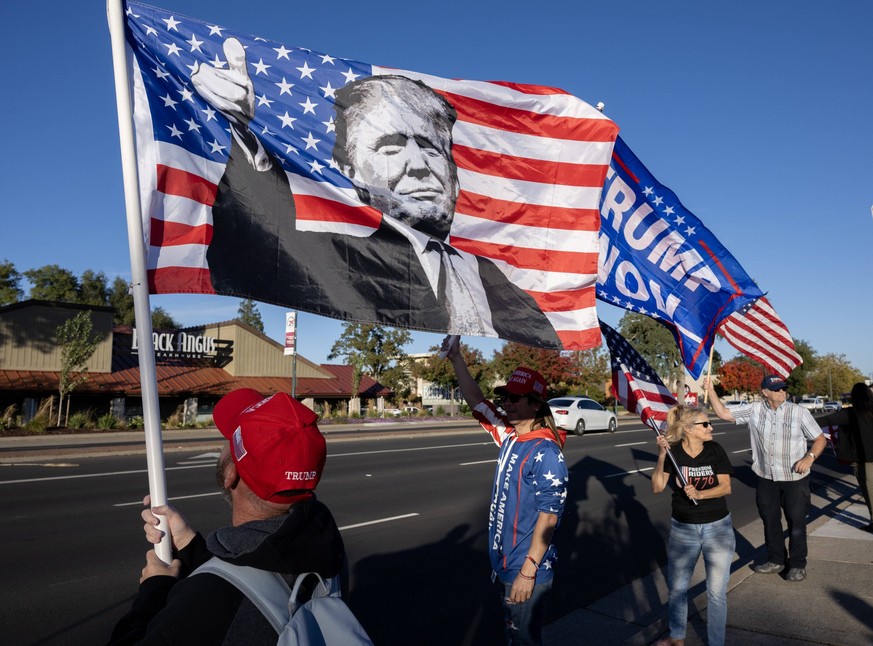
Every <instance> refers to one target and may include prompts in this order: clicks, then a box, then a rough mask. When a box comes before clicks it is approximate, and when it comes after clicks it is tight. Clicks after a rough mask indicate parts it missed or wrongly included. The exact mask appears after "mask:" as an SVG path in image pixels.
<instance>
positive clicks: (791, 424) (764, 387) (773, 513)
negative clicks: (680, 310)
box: [704, 375, 826, 581]
mask: <svg viewBox="0 0 873 646" xmlns="http://www.w3.org/2000/svg"><path fill="white" fill-rule="evenodd" d="M704 388H706V390H707V391H708V393H709V397H710V401H711V402H712V409H713V411H715V414H716V415H718V416H719V417H720V418H721V419H723V420H725V421H728V422H735V423H737V424H747V425H748V426H749V433H750V436H751V444H752V470H753V471H754V472H755V473H756V474H757V476H758V486H757V488H756V491H755V500H756V502H757V505H758V513H759V514H760V516H761V520H762V521H763V522H764V542H765V543H766V545H767V561H766V562H765V563H762V564H760V565H756V566H754V568H753V569H754V570H755V572H758V573H759V574H774V573H776V572H782V571H783V570H784V569H785V568H786V566H788V571H787V573H786V575H785V578H786V579H787V580H788V581H803V579H805V578H806V554H807V546H806V512H807V509H808V508H809V501H810V491H809V477H808V476H809V473H810V470H811V469H812V464H813V462H815V459H816V458H817V457H818V456H819V455H821V453H822V451H823V450H824V448H825V443H826V440H825V437H824V435H823V434H822V432H821V428H819V425H818V423H817V422H816V421H815V418H813V416H812V415H811V414H810V412H809V411H808V410H806V409H805V408H803V407H802V406H798V405H797V404H793V403H791V402H788V401H786V399H787V396H788V385H787V384H786V383H785V381H784V380H783V379H782V378H781V377H779V376H776V375H768V376H766V377H764V380H763V381H762V382H761V401H758V402H753V403H751V404H748V405H745V406H741V407H739V408H734V409H733V410H728V409H727V408H725V406H724V404H722V402H721V400H720V399H719V397H718V395H717V394H716V393H715V389H714V388H713V384H712V382H711V381H710V380H709V378H707V379H705V380H704ZM809 441H812V447H811V448H807V446H808V442H809ZM783 512H784V513H785V519H786V521H787V523H788V550H787V551H786V549H785V540H784V539H783V537H782V533H783V530H782V513H783Z"/></svg>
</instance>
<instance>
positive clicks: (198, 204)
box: [126, 2, 618, 349]
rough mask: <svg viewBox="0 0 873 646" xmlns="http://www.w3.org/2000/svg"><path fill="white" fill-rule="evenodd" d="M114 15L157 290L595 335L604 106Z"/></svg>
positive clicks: (581, 344) (345, 315)
mask: <svg viewBox="0 0 873 646" xmlns="http://www.w3.org/2000/svg"><path fill="white" fill-rule="evenodd" d="M126 21H127V42H128V46H129V48H130V55H131V68H132V70H133V81H132V85H133V96H134V104H135V107H134V113H135V122H136V134H137V159H138V163H139V176H140V185H141V198H142V204H143V218H144V230H145V231H146V234H145V235H146V238H147V249H148V257H147V263H148V274H149V284H150V288H151V290H152V292H153V293H178V292H188V293H192V292H193V293H219V294H226V295H232V296H237V297H242V298H252V299H255V300H259V301H264V302H269V303H275V304H278V305H283V306H286V307H289V308H293V309H296V310H302V311H308V312H312V313H315V314H320V315H324V316H330V317H333V318H338V319H343V320H350V321H362V322H370V323H380V324H386V325H392V326H399V327H408V328H412V329H418V330H427V331H432V332H440V333H452V334H465V335H474V336H486V337H499V338H503V339H507V340H512V341H517V342H519V343H524V344H527V345H532V346H539V347H546V348H564V349H586V348H590V347H595V346H597V345H599V343H600V333H599V329H598V326H597V315H596V310H595V300H596V295H595V281H596V274H597V256H598V248H597V245H598V234H597V232H598V229H599V227H600V216H599V208H598V207H599V203H600V193H601V190H602V187H603V182H604V179H605V177H606V172H607V168H608V165H609V159H610V154H611V152H612V146H613V144H614V141H615V137H616V135H617V132H618V128H617V127H616V125H615V124H614V123H613V122H612V121H610V120H609V119H608V118H606V117H605V116H603V115H602V114H601V113H600V112H598V111H597V110H596V109H594V108H593V107H591V106H589V105H588V104H586V103H585V102H583V101H581V100H580V99H577V98H576V97H573V96H571V95H569V94H567V93H566V92H564V91H562V90H558V89H554V88H547V87H540V86H530V85H521V84H515V83H505V82H479V81H466V80H452V79H446V78H439V77H435V76H431V75H428V74H422V73H418V72H412V71H405V70H400V69H395V68H384V67H378V66H375V65H370V64H365V63H361V62H358V61H353V60H347V59H342V58H339V57H334V56H330V55H328V54H321V53H318V52H314V51H311V50H308V49H302V48H295V47H286V46H285V45H283V44H280V43H278V42H271V41H267V40H265V39H263V38H256V37H252V36H247V35H244V34H241V33H238V32H235V31H233V30H232V29H227V28H224V27H220V26H217V25H214V24H209V23H206V22H202V21H200V20H196V19H192V18H188V17H186V16H181V15H178V14H173V13H171V12H168V11H165V10H162V9H156V8H154V7H150V6H147V5H143V4H138V3H134V2H129V3H127V16H126Z"/></svg>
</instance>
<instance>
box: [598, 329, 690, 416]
mask: <svg viewBox="0 0 873 646" xmlns="http://www.w3.org/2000/svg"><path fill="white" fill-rule="evenodd" d="M600 329H601V330H602V331H603V336H604V338H605V339H606V345H607V347H608V348H609V354H610V355H611V356H612V388H613V391H614V393H615V396H616V398H617V399H618V401H620V402H621V404H622V406H624V407H625V408H626V409H627V410H629V411H634V412H636V413H637V414H638V415H639V416H640V419H642V420H643V423H644V424H647V425H652V424H654V426H655V427H656V428H657V429H658V431H660V432H662V433H663V432H664V431H665V430H666V428H667V412H668V411H669V410H670V409H671V408H672V407H673V406H675V405H676V403H677V402H676V398H675V397H674V396H673V393H671V392H670V390H669V389H668V388H667V387H666V386H665V385H664V383H663V382H662V381H661V378H660V377H658V375H657V374H655V371H654V370H652V368H651V366H649V364H648V363H646V361H645V359H643V358H642V357H641V356H640V354H639V353H638V352H637V351H636V350H634V349H633V348H632V347H631V344H630V343H628V342H627V340H626V339H625V338H624V337H623V336H622V335H621V334H619V333H618V332H616V331H615V330H613V329H612V328H611V327H610V326H608V325H607V324H606V323H604V322H603V321H601V322H600Z"/></svg>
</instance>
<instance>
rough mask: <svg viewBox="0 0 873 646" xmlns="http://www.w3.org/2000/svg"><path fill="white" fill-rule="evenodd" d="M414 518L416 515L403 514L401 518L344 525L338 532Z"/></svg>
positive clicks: (394, 517)
mask: <svg viewBox="0 0 873 646" xmlns="http://www.w3.org/2000/svg"><path fill="white" fill-rule="evenodd" d="M414 516H418V514H417V513H414V514H403V515H402V516H391V517H390V518H380V519H378V520H368V521H367V522H365V523H357V524H355V525H344V526H343V527H340V528H339V530H340V531H343V530H346V529H355V528H356V527H366V526H367V525H377V524H379V523H390V522H391V521H393V520H403V519H404V518H413V517H414Z"/></svg>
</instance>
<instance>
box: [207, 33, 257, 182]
mask: <svg viewBox="0 0 873 646" xmlns="http://www.w3.org/2000/svg"><path fill="white" fill-rule="evenodd" d="M223 48H224V58H225V59H226V60H227V68H224V67H216V66H213V65H209V64H207V63H203V64H199V63H198V64H197V65H196V67H195V69H194V71H193V72H192V73H191V83H192V84H193V85H194V89H195V90H197V93H198V94H199V95H200V96H201V97H203V99H204V100H205V101H207V102H208V103H209V104H210V105H212V106H213V107H214V108H215V109H216V110H218V111H219V112H221V114H223V115H224V116H225V117H227V120H228V121H229V122H230V130H231V134H232V135H233V137H234V139H236V141H237V143H239V145H240V147H241V148H242V150H243V152H244V153H245V156H246V159H247V160H248V162H249V163H250V164H251V165H252V166H253V167H254V168H255V169H256V170H258V171H266V170H269V169H270V168H271V167H272V165H273V163H272V161H271V160H270V156H269V155H268V154H267V153H266V151H265V150H264V147H263V146H262V145H261V142H260V140H259V139H258V138H257V137H256V136H255V135H254V134H253V133H252V132H251V131H250V130H249V122H250V121H251V120H252V119H254V117H255V90H254V85H253V84H252V79H251V77H250V76H249V73H248V70H247V69H246V52H245V49H244V48H243V46H242V43H240V42H239V41H238V40H237V39H236V38H228V39H227V40H226V41H224V46H223Z"/></svg>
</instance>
